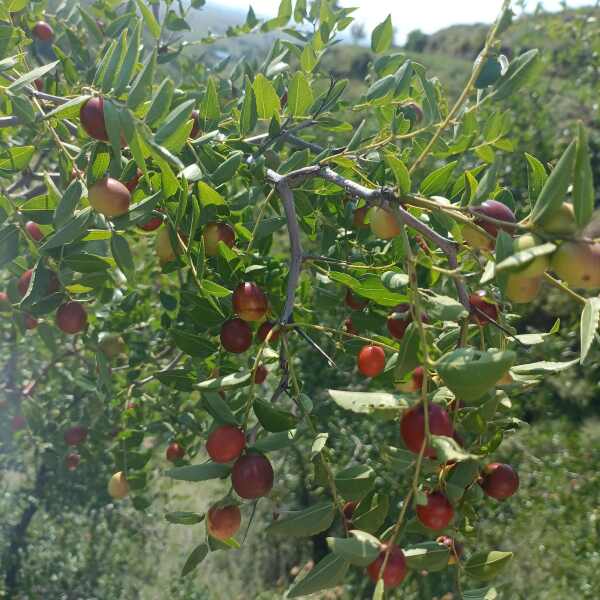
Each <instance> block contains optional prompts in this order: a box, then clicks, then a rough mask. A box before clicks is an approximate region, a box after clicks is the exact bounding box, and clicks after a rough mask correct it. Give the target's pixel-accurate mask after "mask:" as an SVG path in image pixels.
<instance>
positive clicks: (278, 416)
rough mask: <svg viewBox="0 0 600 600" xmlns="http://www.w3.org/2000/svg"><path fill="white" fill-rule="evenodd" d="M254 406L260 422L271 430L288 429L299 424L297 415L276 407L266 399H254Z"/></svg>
mask: <svg viewBox="0 0 600 600" xmlns="http://www.w3.org/2000/svg"><path fill="white" fill-rule="evenodd" d="M252 407H253V409H254V414H255V415H256V418H257V419H258V421H259V422H260V424H261V425H262V426H263V427H264V428H265V429H266V430H267V431H271V432H275V433H277V432H280V431H288V430H290V429H294V427H296V425H297V419H296V417H295V416H294V415H293V414H291V413H289V412H287V411H284V410H281V409H279V408H276V407H275V406H273V404H271V403H270V402H266V401H265V400H260V399H258V398H257V399H256V400H254V402H253V404H252Z"/></svg>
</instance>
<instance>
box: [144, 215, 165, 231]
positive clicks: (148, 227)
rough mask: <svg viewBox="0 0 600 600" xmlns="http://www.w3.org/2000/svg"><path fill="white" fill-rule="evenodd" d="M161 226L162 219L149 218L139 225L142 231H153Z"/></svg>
mask: <svg viewBox="0 0 600 600" xmlns="http://www.w3.org/2000/svg"><path fill="white" fill-rule="evenodd" d="M162 224H163V220H162V217H150V218H149V219H148V220H147V221H146V222H145V223H142V224H141V225H139V228H140V229H142V230H144V231H155V230H156V229H158V228H159V227H160V226H161V225H162Z"/></svg>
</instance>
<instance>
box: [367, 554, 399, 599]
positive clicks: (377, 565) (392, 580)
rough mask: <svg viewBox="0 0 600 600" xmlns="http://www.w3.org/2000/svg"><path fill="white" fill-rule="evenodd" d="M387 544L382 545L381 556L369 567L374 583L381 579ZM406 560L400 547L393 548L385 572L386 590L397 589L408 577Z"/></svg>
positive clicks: (368, 570) (384, 582) (369, 573)
mask: <svg viewBox="0 0 600 600" xmlns="http://www.w3.org/2000/svg"><path fill="white" fill-rule="evenodd" d="M387 548H388V546H387V544H382V546H381V552H380V553H379V556H378V557H377V558H376V559H375V560H374V561H373V562H372V563H371V564H370V565H369V566H368V567H367V573H368V575H369V577H370V578H371V580H372V581H373V582H376V581H377V580H378V578H379V571H381V567H382V565H383V561H384V560H385V554H386V551H387ZM406 571H407V568H406V559H405V558H404V552H402V550H401V549H400V548H398V546H392V548H391V550H390V553H389V558H388V561H387V564H386V565H385V570H384V572H383V577H382V579H383V584H384V586H385V587H386V588H388V589H389V588H395V587H397V586H399V585H400V584H401V583H402V582H403V581H404V578H405V577H406Z"/></svg>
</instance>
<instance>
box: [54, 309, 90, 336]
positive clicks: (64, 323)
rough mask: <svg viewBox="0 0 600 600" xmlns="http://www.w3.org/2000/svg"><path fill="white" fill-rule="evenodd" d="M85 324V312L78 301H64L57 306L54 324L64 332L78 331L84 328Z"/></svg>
mask: <svg viewBox="0 0 600 600" xmlns="http://www.w3.org/2000/svg"><path fill="white" fill-rule="evenodd" d="M86 325H87V313H86V312H85V308H84V307H83V304H81V303H80V302H76V301H71V302H65V303H64V304H62V305H61V306H59V307H58V310H57V311H56V326H57V327H58V328H59V329H60V330H61V331H63V332H64V333H69V334H74V333H79V332H80V331H83V330H84V329H85V327H86Z"/></svg>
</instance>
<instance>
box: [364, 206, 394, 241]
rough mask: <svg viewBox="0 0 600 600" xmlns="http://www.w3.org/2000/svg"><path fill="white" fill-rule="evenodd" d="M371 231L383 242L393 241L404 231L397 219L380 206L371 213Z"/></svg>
mask: <svg viewBox="0 0 600 600" xmlns="http://www.w3.org/2000/svg"><path fill="white" fill-rule="evenodd" d="M369 216H370V220H371V221H370V225H371V231H372V232H373V234H374V235H376V236H377V237H378V238H381V239H382V240H391V239H392V238H394V237H396V236H397V235H400V232H401V231H402V229H401V227H400V223H398V221H397V219H396V217H395V216H394V215H393V214H392V213H391V212H389V211H387V210H385V208H380V207H378V206H376V207H374V208H372V209H371V210H370V211H369Z"/></svg>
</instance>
